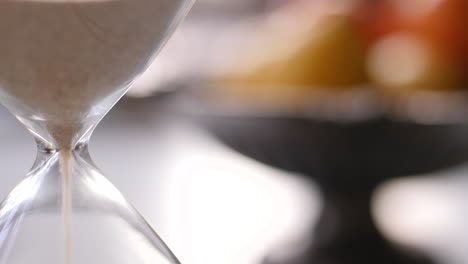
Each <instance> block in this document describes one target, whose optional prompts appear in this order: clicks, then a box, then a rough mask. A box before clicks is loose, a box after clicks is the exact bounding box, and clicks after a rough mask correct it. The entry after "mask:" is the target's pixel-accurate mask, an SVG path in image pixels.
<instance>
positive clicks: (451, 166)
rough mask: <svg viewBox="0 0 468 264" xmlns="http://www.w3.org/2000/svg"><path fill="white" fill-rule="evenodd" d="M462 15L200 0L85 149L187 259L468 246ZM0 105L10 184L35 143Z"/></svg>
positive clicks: (330, 0) (378, 258)
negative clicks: (89, 150)
mask: <svg viewBox="0 0 468 264" xmlns="http://www.w3.org/2000/svg"><path fill="white" fill-rule="evenodd" d="M467 16H468V2H467V1H465V0H411V1H408V0H236V1H228V0H197V3H196V5H195V7H194V9H193V11H192V12H191V14H190V15H189V17H188V18H187V19H186V20H185V22H184V23H183V24H182V25H181V26H180V29H179V30H178V31H177V33H176V34H175V35H174V36H173V37H172V39H171V40H170V41H169V42H168V44H167V46H166V48H165V49H164V50H163V51H162V53H161V54H160V56H159V57H158V58H157V60H156V61H155V62H154V63H153V64H152V65H151V66H150V68H149V69H148V70H147V72H146V73H144V74H143V75H142V76H141V77H140V78H139V80H138V81H137V82H136V84H135V86H134V87H133V88H132V90H131V91H130V93H129V94H128V96H127V97H126V98H124V99H123V100H122V101H121V102H120V103H119V104H118V105H117V106H116V107H115V108H114V109H113V111H111V112H110V114H109V115H108V116H107V117H106V118H105V119H104V120H103V122H102V123H101V125H100V126H99V127H98V129H97V130H96V132H95V134H94V136H93V139H92V144H91V153H92V155H93V156H94V160H95V162H96V163H97V164H98V165H99V167H100V168H101V169H102V170H103V171H104V172H105V175H107V176H108V178H109V179H110V180H111V181H112V182H113V183H114V184H115V185H116V186H117V188H118V189H119V190H120V191H122V193H123V194H124V195H125V196H126V197H127V199H128V200H129V201H130V202H131V203H133V204H134V205H135V207H136V208H137V209H138V210H139V211H140V212H141V214H142V215H143V216H145V217H146V219H147V220H148V221H149V222H150V223H151V225H152V226H153V227H154V228H155V229H156V230H157V231H158V233H159V234H160V235H161V236H162V238H163V239H164V240H165V241H166V242H167V243H168V245H169V246H170V247H171V249H173V251H174V253H175V254H176V255H177V256H178V257H179V259H180V260H181V262H182V263H191V264H220V263H223V264H230V263H232V264H234V263H235V264H257V263H258V264H263V263H268V264H274V263H275V264H276V263H278V264H305V263H324V264H341V263H343V264H344V263H441V264H445V263H447V264H464V263H468V227H467V226H466V224H465V222H466V219H467V217H468V205H467V203H466V201H468V200H467V199H468V198H466V197H465V196H466V195H465V194H466V188H468V163H467V162H468V134H467V133H466V132H468V131H467V123H466V121H467V120H466V113H468V112H467V110H468V109H465V108H467V106H468V100H467V95H466V93H467V91H468V90H466V88H467V87H468V86H467V84H468V75H467V73H468V72H467V71H468V68H467V67H466V66H468V32H467V30H466V28H467V26H468V19H467V18H466V17H467ZM0 123H1V124H2V125H1V129H0V133H1V137H0V144H1V145H2V146H3V147H4V151H3V152H1V153H0V166H1V168H2V175H3V177H2V184H0V195H1V196H2V197H5V196H6V195H7V194H8V192H9V191H10V190H11V189H12V188H13V187H14V186H15V185H16V184H17V183H18V182H19V181H20V180H21V179H22V178H23V175H25V174H26V172H27V171H28V169H29V168H30V165H31V164H32V162H33V160H34V157H35V146H34V142H33V139H32V138H31V137H30V136H29V135H28V133H27V131H26V130H25V129H24V128H23V127H22V126H21V125H20V124H19V123H18V122H17V121H16V120H14V118H13V117H12V116H11V115H10V114H9V113H7V112H6V110H5V109H3V108H1V109H0Z"/></svg>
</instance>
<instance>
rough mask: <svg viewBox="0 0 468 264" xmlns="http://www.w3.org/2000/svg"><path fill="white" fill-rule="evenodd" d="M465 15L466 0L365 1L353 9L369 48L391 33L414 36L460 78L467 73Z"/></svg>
mask: <svg viewBox="0 0 468 264" xmlns="http://www.w3.org/2000/svg"><path fill="white" fill-rule="evenodd" d="M467 15H468V1H466V0H373V1H369V0H365V1H362V2H361V5H360V6H359V7H358V8H357V9H356V10H355V18H356V19H357V21H358V23H359V24H360V25H361V28H362V30H363V33H364V37H365V39H366V40H367V42H368V44H369V45H372V44H374V43H375V42H377V41H379V40H380V39H382V38H384V37H385V36H386V35H388V34H392V33H398V32H399V33H408V34H414V36H415V37H417V38H419V39H421V40H422V41H424V42H426V43H427V45H428V46H430V48H431V49H432V50H433V51H434V53H435V54H436V56H438V57H440V59H441V60H442V61H444V62H445V63H447V64H451V65H453V66H455V67H454V68H455V69H457V71H459V72H458V73H456V74H458V75H460V76H461V77H464V76H463V75H465V74H466V73H468V72H467V70H466V68H467V67H466V66H468V32H467V28H468V19H466V16H467Z"/></svg>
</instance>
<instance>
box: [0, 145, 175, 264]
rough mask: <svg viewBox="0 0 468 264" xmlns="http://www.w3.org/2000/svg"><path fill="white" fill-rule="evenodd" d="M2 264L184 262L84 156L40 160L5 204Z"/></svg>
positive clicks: (0, 216) (0, 230)
mask: <svg viewBox="0 0 468 264" xmlns="http://www.w3.org/2000/svg"><path fill="white" fill-rule="evenodd" d="M0 263H1V264H31V263H47V264H72V263H73V264H84V263H86V264H88V263H109V264H128V263H132V264H150V263H151V264H178V263H179V262H178V260H177V259H176V258H175V257H174V255H173V254H172V253H171V252H170V250H169V249H168V248H167V246H166V245H165V244H164V242H163V241H162V240H161V239H160V238H159V237H158V235H157V234H156V233H155V232H154V231H153V230H152V229H151V227H150V226H149V225H148V224H147V223H146V221H145V220H144V219H143V218H142V217H141V216H140V215H139V214H138V213H137V212H136V211H135V210H134V208H133V207H132V206H131V205H130V204H129V203H128V202H127V201H126V200H125V198H124V197H123V196H122V194H121V193H120V192H119V191H118V190H117V189H116V188H115V187H114V186H113V185H112V184H111V183H110V182H109V181H108V180H106V179H105V178H104V177H103V176H102V175H101V174H100V172H99V171H98V170H97V169H96V168H95V167H94V166H93V165H92V163H91V162H90V161H89V155H88V154H87V152H86V150H79V151H74V152H68V153H66V152H63V153H61V152H55V153H42V154H40V158H39V160H38V162H36V166H35V168H34V169H33V170H32V171H31V173H30V174H29V175H28V178H26V179H25V180H24V181H23V182H21V183H20V184H19V185H18V186H17V187H16V188H15V189H14V190H13V191H12V192H11V193H10V194H9V196H8V197H7V198H6V200H5V201H4V202H3V203H2V205H1V209H0Z"/></svg>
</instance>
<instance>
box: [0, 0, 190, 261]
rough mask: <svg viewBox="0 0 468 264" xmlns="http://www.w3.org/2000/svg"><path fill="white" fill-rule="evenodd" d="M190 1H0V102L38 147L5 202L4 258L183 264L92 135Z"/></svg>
mask: <svg viewBox="0 0 468 264" xmlns="http://www.w3.org/2000/svg"><path fill="white" fill-rule="evenodd" d="M192 4H193V0H9V1H0V36H1V38H2V40H1V41H0V102H1V103H2V104H3V105H4V106H5V107H6V108H8V110H10V111H11V112H12V113H13V114H14V115H15V116H16V117H17V118H18V119H19V120H20V121H21V122H22V123H23V124H24V125H25V126H26V127H27V129H28V130H29V131H30V132H31V133H32V134H33V135H34V137H35V139H36V142H37V146H38V154H37V159H36V161H35V164H34V166H33V168H32V169H31V171H30V172H29V174H28V175H27V178H26V179H24V180H23V181H22V182H21V183H20V184H19V185H18V186H17V187H16V188H15V189H14V190H13V191H12V192H11V193H10V194H9V195H8V196H7V198H6V199H5V200H4V201H3V203H2V204H1V208H0V263H2V264H22V263H28V264H29V263H48V264H55V263H57V264H58V263H60V264H62V263H64V264H71V263H73V264H82V263H107V264H119V263H125V264H129V263H132V264H145V263H147V264H149V263H151V264H166V263H167V264H169V263H179V262H178V260H177V258H176V257H175V256H174V255H173V254H172V253H171V251H170V250H169V249H168V247H167V246H166V245H165V244H164V242H163V241H162V240H161V239H160V238H159V237H158V235H157V234H156V233H155V232H154V231H153V230H152V228H151V227H150V226H149V225H148V224H147V223H146V222H145V220H144V219H143V218H142V217H141V216H140V215H139V214H138V213H137V212H136V211H135V209H134V208H133V207H132V206H131V205H130V204H129V203H128V202H127V201H126V200H125V198H124V197H123V196H122V194H121V193H120V192H119V191H118V190H117V189H116V188H115V187H114V186H113V185H112V184H111V183H110V182H109V181H108V180H106V178H104V176H103V175H102V174H101V172H100V171H99V170H98V169H97V168H96V166H95V165H94V163H93V162H92V161H91V159H90V155H89V153H88V141H89V138H90V136H91V134H92V132H93V130H94V128H95V127H96V126H97V124H98V123H99V121H100V120H101V119H102V118H103V117H104V115H105V114H106V113H107V112H108V111H109V109H110V108H111V107H112V106H113V105H114V104H115V103H116V102H117V101H118V100H119V98H121V97H122V96H123V95H124V93H125V92H126V91H127V90H128V88H129V87H130V85H131V83H132V81H133V80H134V79H135V78H136V77H137V76H138V74H139V73H141V72H142V71H143V70H144V69H145V68H146V66H147V65H148V64H149V63H150V62H151V59H152V58H153V57H154V55H155V53H157V51H159V50H160V49H161V47H162V46H163V44H164V42H165V41H166V40H167V39H168V37H169V36H170V34H171V33H172V32H173V31H174V29H175V28H176V26H177V24H178V23H179V22H180V21H181V20H182V18H183V17H184V16H185V14H186V13H187V11H188V10H189V9H190V7H191V5H192ZM128 177H134V175H128Z"/></svg>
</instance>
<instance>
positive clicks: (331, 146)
mask: <svg viewBox="0 0 468 264" xmlns="http://www.w3.org/2000/svg"><path fill="white" fill-rule="evenodd" d="M203 124H204V125H205V126H206V128H208V129H209V130H210V131H212V132H213V134H215V135H216V136H217V137H218V138H219V139H220V140H221V141H222V142H224V143H226V144H227V145H228V146H231V147H232V148H234V149H235V150H237V151H239V152H241V153H243V154H245V155H247V156H250V157H252V158H254V159H256V160H258V161H261V162H264V163H266V164H269V165H272V166H275V167H278V168H281V169H284V170H287V171H292V172H299V173H301V174H305V175H307V176H309V177H312V178H313V179H315V180H316V181H317V182H318V184H319V186H320V187H321V190H322V191H323V195H324V201H325V205H324V210H323V213H322V216H321V219H320V221H319V224H318V226H317V228H316V234H315V237H314V238H313V240H314V241H315V243H314V244H313V245H312V246H311V247H310V248H309V250H308V252H306V253H305V254H304V255H303V256H297V257H296V259H293V260H291V259H288V260H282V261H281V262H274V261H266V262H265V263H281V264H286V263H288V264H293V263H294V264H296V263H298V264H299V263H301V264H303V263H326V264H328V263H343V264H344V263H389V264H390V263H430V262H429V261H427V260H424V259H423V258H419V257H416V256H411V255H406V254H404V253H403V252H402V251H398V250H396V249H395V248H394V246H393V245H391V244H390V243H389V242H387V241H386V240H385V239H384V238H383V237H382V236H381V235H380V233H379V231H377V229H376V227H375V225H374V223H373V220H372V217H371V213H370V200H371V196H372V193H373V190H374V188H375V187H376V186H377V185H378V184H380V183H382V182H383V181H385V180H388V179H391V178H393V177H397V176H403V175H408V174H418V173H424V172H429V171H433V170H438V169H442V168H446V167H449V166H453V165H456V164H459V163H461V162H463V161H465V160H467V159H468V141H467V140H465V135H466V133H467V132H468V126H466V125H421V124H417V123H412V122H398V121H392V120H389V119H386V118H379V119H375V120H368V121H365V122H357V123H340V122H333V121H322V120H314V119H307V118H275V117H271V118H262V117H246V116H244V117H223V116H216V115H211V116H210V115H209V116H205V117H203Z"/></svg>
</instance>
